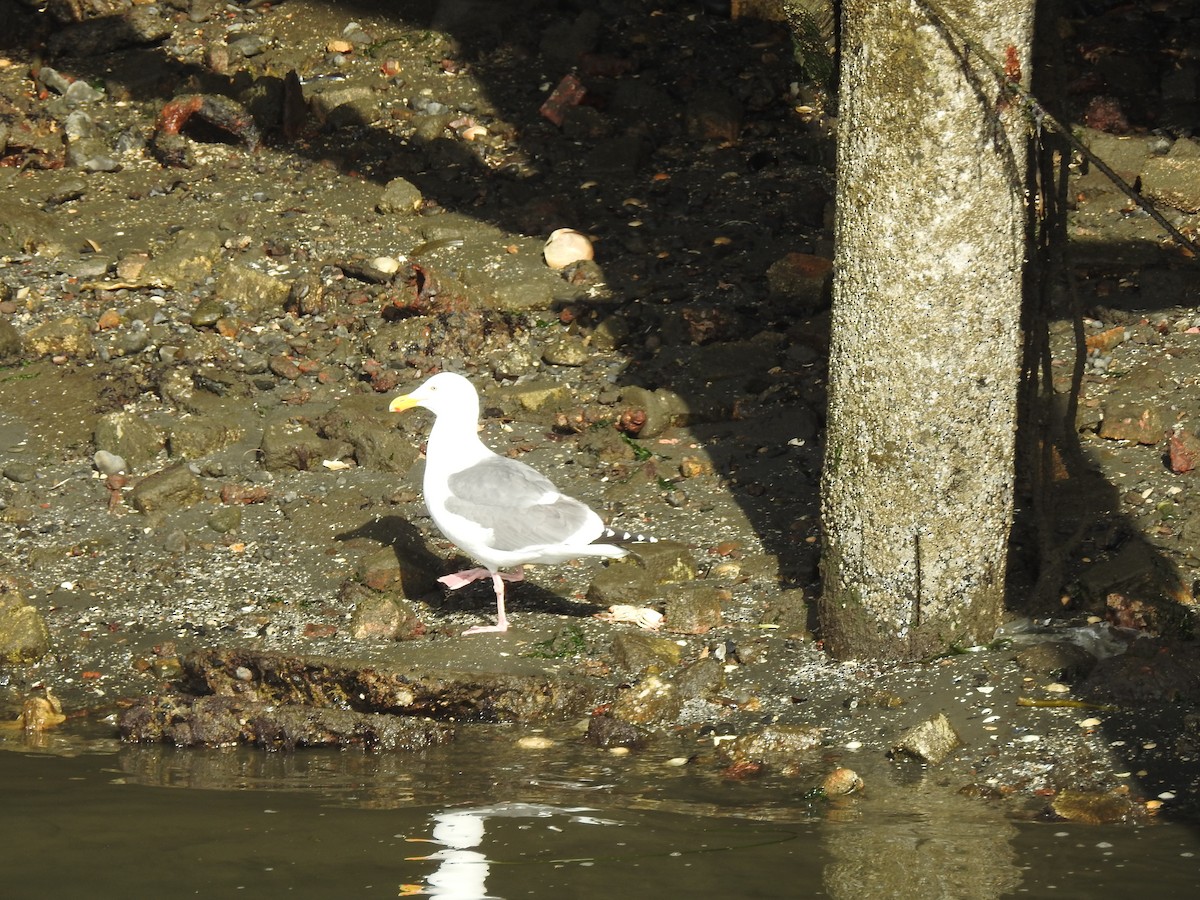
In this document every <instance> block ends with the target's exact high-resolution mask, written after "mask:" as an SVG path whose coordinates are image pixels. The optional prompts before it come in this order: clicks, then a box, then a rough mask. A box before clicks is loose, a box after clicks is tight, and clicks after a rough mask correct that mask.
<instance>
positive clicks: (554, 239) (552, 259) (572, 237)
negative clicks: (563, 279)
mask: <svg viewBox="0 0 1200 900" xmlns="http://www.w3.org/2000/svg"><path fill="white" fill-rule="evenodd" d="M542 254H543V255H544V256H545V257H546V265H548V266H549V267H550V268H552V269H563V268H566V267H567V266H569V265H571V263H575V262H579V261H580V260H581V259H592V256H593V253H592V242H591V241H590V240H588V237H587V235H586V234H582V233H581V232H578V231H576V230H575V229H574V228H559V229H558V230H557V231H554V232H552V233H551V234H550V238H549V240H547V241H546V247H545V249H544V250H543V251H542Z"/></svg>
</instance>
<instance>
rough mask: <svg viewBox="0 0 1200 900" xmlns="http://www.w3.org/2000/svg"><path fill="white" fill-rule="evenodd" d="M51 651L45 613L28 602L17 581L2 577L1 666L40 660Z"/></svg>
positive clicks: (0, 590)
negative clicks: (43, 615) (43, 616)
mask: <svg viewBox="0 0 1200 900" xmlns="http://www.w3.org/2000/svg"><path fill="white" fill-rule="evenodd" d="M49 650H50V631H49V630H48V629H47V628H46V622H45V620H44V619H43V618H42V614H41V613H39V612H38V611H37V609H36V608H35V607H33V606H30V605H29V604H28V603H26V602H25V598H24V597H23V596H22V595H21V591H20V588H18V587H17V583H16V582H15V581H13V580H12V579H11V578H3V577H0V665H23V664H25V663H31V662H37V661H38V660H39V659H41V658H42V657H43V656H45V655H46V654H47V653H48V652H49Z"/></svg>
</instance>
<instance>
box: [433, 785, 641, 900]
mask: <svg viewBox="0 0 1200 900" xmlns="http://www.w3.org/2000/svg"><path fill="white" fill-rule="evenodd" d="M593 811H594V810H589V809H583V808H577V809H561V808H558V807H554V806H545V805H543V804H539V803H496V804H493V805H492V806H483V807H479V808H477V809H456V810H451V811H449V812H441V813H436V814H435V815H434V816H433V817H432V818H433V821H434V822H435V823H436V824H435V825H434V827H433V840H434V842H435V843H438V844H441V845H442V849H441V850H438V851H437V852H436V853H431V854H430V855H428V856H423V857H414V858H415V859H425V860H435V861H437V863H438V867H437V871H436V872H434V873H433V874H432V875H430V876H429V877H428V878H427V879H426V882H425V889H424V890H423V891H421V893H424V894H428V895H429V896H432V897H447V898H453V900H482V898H489V897H491V896H492V895H490V894H489V893H488V892H487V877H488V873H489V871H490V866H489V862H488V858H487V855H486V854H485V853H483V852H482V851H480V850H476V849H474V848H476V847H480V846H482V845H483V840H484V835H485V832H486V827H485V823H486V822H487V820H488V819H489V818H491V817H503V818H539V819H544V818H549V817H551V816H565V817H567V820H568V821H569V822H572V823H575V824H583V825H619V824H620V823H619V822H616V821H613V820H611V819H598V818H595V817H594V816H588V815H582V814H583V813H587V812H593Z"/></svg>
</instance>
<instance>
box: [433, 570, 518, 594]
mask: <svg viewBox="0 0 1200 900" xmlns="http://www.w3.org/2000/svg"><path fill="white" fill-rule="evenodd" d="M498 574H499V575H500V577H501V578H503V579H504V580H505V581H524V579H525V571H524V570H523V569H517V571H515V572H500V573H498ZM492 577H494V576H493V575H492V573H491V572H490V571H488V570H487V569H466V570H465V571H462V572H455V573H454V574H453V575H443V576H442V577H441V578H439V579H438V583H439V584H444V585H445V586H446V587H448V588H449V589H450V590H452V591H457V590H458V589H459V588H460V587H466V586H467V585H468V584H470V583H471V582H473V581H479V580H480V579H481V578H492Z"/></svg>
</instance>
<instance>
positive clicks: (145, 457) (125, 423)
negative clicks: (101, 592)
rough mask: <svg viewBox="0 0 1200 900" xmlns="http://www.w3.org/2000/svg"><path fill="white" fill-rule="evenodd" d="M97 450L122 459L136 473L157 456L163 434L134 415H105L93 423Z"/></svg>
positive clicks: (124, 413) (126, 413) (121, 413)
mask: <svg viewBox="0 0 1200 900" xmlns="http://www.w3.org/2000/svg"><path fill="white" fill-rule="evenodd" d="M94 440H95V442H96V449H97V450H105V451H107V452H109V453H112V454H114V455H116V456H119V457H121V458H122V459H124V460H125V462H126V463H127V464H128V465H129V466H130V468H131V469H132V470H134V471H136V470H137V469H138V468H139V467H141V466H144V465H145V464H146V463H148V462H150V461H151V460H153V459H154V457H156V456H157V455H158V451H159V450H161V449H162V448H163V443H164V441H163V436H162V433H161V432H160V431H159V430H158V429H157V428H155V427H154V426H153V425H151V424H150V423H149V422H148V421H146V420H145V419H144V418H142V417H141V416H139V415H138V414H137V413H132V412H127V411H124V410H122V411H121V412H113V413H108V414H106V415H103V416H101V417H100V420H99V421H98V422H97V423H96V431H95V435H94Z"/></svg>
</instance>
